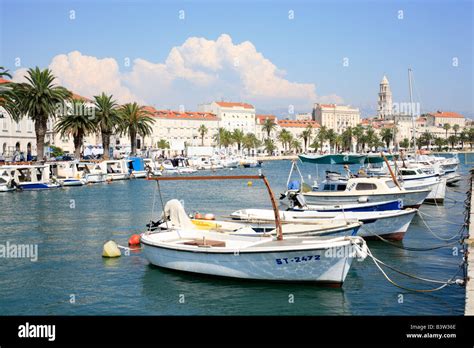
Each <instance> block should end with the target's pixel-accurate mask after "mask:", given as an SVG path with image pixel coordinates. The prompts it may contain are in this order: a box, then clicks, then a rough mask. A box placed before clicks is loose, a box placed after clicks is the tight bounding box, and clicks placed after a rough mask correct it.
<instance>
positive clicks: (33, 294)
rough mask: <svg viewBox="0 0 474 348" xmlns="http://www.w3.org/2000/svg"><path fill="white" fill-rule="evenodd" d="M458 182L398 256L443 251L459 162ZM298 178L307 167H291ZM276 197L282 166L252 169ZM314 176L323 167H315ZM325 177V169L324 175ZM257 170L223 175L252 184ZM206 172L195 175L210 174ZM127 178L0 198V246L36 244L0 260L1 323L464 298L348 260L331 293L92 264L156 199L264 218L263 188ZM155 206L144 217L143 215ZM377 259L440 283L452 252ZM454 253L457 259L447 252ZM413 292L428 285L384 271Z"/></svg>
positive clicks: (396, 305)
mask: <svg viewBox="0 0 474 348" xmlns="http://www.w3.org/2000/svg"><path fill="white" fill-rule="evenodd" d="M460 161H461V166H460V173H461V174H462V175H463V181H462V182H461V183H460V184H459V186H458V187H455V188H448V190H447V195H446V197H447V198H446V201H445V204H444V205H443V206H436V205H423V206H422V207H421V212H422V213H423V215H422V217H423V219H424V220H425V221H426V223H427V224H428V225H429V226H430V227H431V229H432V231H431V232H430V230H429V229H428V228H427V227H426V226H425V225H424V222H423V220H422V218H421V217H420V216H416V217H415V219H414V220H413V222H412V224H411V226H410V228H409V230H408V233H407V235H406V237H405V240H404V241H403V244H400V245H404V246H407V247H419V248H428V247H430V246H438V245H441V244H445V243H446V242H443V241H441V240H439V239H436V238H435V237H434V236H433V234H432V232H434V233H436V234H438V235H439V236H441V237H444V238H447V237H450V236H452V235H454V234H455V233H456V232H457V231H458V229H459V228H460V225H461V224H462V223H463V220H464V215H463V214H464V200H465V198H466V191H467V190H468V170H469V168H470V165H469V164H465V162H466V161H465V158H464V155H460ZM300 168H301V169H302V171H303V173H304V175H305V179H306V180H307V181H308V182H311V181H312V180H308V177H307V175H308V174H311V175H312V178H314V177H315V175H316V167H315V165H310V164H302V165H300ZM262 169H263V172H264V174H265V175H267V177H268V179H269V181H270V184H271V185H272V188H273V190H274V192H275V194H276V196H278V195H279V193H280V192H283V191H284V188H285V184H286V179H287V175H288V171H289V169H290V162H289V161H271V162H266V163H264V165H263V168H262ZM318 169H319V173H320V174H323V173H324V170H325V169H328V168H327V167H324V166H320V167H319V168H318ZM334 169H336V168H334ZM257 172H258V169H257V168H252V169H244V168H241V169H234V170H233V171H230V170H225V171H222V172H218V173H222V174H235V175H237V174H257ZM214 174H215V173H208V174H206V175H214ZM161 193H162V195H161V196H160V195H159V194H158V191H157V184H156V183H155V182H151V181H145V180H129V181H122V182H113V183H111V184H97V185H89V186H86V187H79V188H76V187H72V188H62V189H53V190H47V191H31V192H15V193H7V194H2V195H0V214H1V219H0V244H5V243H7V242H9V243H10V244H12V243H20V244H37V245H38V260H37V261H36V262H33V261H30V260H28V259H15V258H8V259H7V258H1V259H0V274H1V277H0V314H2V315H462V314H463V312H464V295H465V289H464V288H462V287H459V286H457V285H452V286H448V287H446V288H444V289H443V290H441V291H438V292H434V293H414V292H408V291H405V290H401V289H399V288H396V287H394V286H393V285H391V284H389V283H388V282H387V280H386V279H385V278H384V277H383V275H382V274H381V273H380V271H379V270H378V269H377V268H376V266H375V265H374V264H373V262H372V261H371V260H370V259H369V258H367V259H366V260H365V261H363V262H358V261H354V263H353V266H352V268H351V270H350V272H349V274H348V276H347V278H346V281H345V283H344V286H343V287H342V288H340V289H339V288H324V287H317V286H315V285H311V284H286V283H266V282H250V281H240V280H231V279H220V278H212V277H205V276H198V275H192V274H184V273H177V272H172V271H167V270H163V269H159V268H156V267H152V266H150V265H149V264H148V262H147V261H146V260H145V258H144V257H143V255H141V253H140V252H133V253H131V254H130V255H129V256H122V257H120V258H118V259H103V258H102V257H101V251H102V246H103V244H104V242H106V241H107V240H110V239H112V240H115V241H116V242H118V243H119V244H121V245H126V243H127V240H128V238H129V237H130V235H131V234H133V233H140V232H142V231H143V230H144V228H145V224H146V223H147V222H148V221H149V220H150V218H151V217H153V219H154V220H156V219H157V216H158V215H159V213H160V210H161V201H163V202H166V201H167V200H168V199H171V198H178V199H180V200H183V201H184V205H185V208H186V210H187V211H188V212H192V211H199V212H201V213H214V214H216V216H223V217H227V216H228V215H229V214H230V213H231V212H232V211H234V210H237V209H241V208H270V207H271V205H270V201H269V199H268V195H267V193H266V189H265V187H264V185H263V183H262V182H253V184H252V185H248V183H247V182H245V181H244V182H242V181H222V182H220V181H202V182H196V181H190V182H162V183H161ZM153 207H154V213H152V211H153ZM369 247H370V249H371V250H372V252H373V254H374V255H376V256H377V257H378V258H380V259H381V260H383V261H384V262H386V263H388V264H389V265H392V266H395V267H397V268H399V269H401V270H404V271H407V272H410V273H412V274H416V275H419V276H423V277H426V278H431V279H440V280H447V279H449V278H451V277H452V276H453V274H454V273H455V272H456V271H457V269H458V265H459V264H460V263H461V258H462V254H461V252H460V251H459V250H458V249H455V248H454V249H453V247H447V248H441V249H436V250H431V251H408V250H403V249H400V248H396V247H393V246H391V245H388V244H385V243H383V242H377V241H374V242H369ZM458 251H459V252H458ZM389 275H390V276H391V277H392V278H393V279H396V280H397V282H399V283H401V284H403V285H406V286H409V287H415V288H430V287H435V285H433V284H427V283H420V282H419V281H413V280H410V279H407V278H404V277H401V276H400V275H397V274H393V273H390V272H389Z"/></svg>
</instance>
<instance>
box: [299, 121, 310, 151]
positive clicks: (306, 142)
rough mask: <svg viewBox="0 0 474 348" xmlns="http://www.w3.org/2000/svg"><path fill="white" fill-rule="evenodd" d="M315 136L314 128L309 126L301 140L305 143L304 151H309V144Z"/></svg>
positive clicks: (302, 133)
mask: <svg viewBox="0 0 474 348" xmlns="http://www.w3.org/2000/svg"><path fill="white" fill-rule="evenodd" d="M312 135H313V126H312V125H310V124H309V125H307V126H306V128H305V130H304V131H302V132H301V134H300V138H301V139H303V142H304V150H305V151H306V150H307V149H308V144H309V143H310V142H311V136H312Z"/></svg>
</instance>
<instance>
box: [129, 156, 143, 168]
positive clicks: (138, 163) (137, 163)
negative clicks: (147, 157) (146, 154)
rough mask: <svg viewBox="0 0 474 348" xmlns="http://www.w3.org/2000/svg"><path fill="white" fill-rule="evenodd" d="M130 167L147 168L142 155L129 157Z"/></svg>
mask: <svg viewBox="0 0 474 348" xmlns="http://www.w3.org/2000/svg"><path fill="white" fill-rule="evenodd" d="M128 160H129V161H130V162H129V163H130V164H129V168H130V169H132V170H137V171H138V170H145V162H144V161H143V158H141V157H129V158H128Z"/></svg>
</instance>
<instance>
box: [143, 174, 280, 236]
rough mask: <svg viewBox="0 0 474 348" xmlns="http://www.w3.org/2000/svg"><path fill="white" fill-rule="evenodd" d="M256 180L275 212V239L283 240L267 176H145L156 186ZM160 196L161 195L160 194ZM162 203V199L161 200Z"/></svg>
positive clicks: (277, 212)
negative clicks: (264, 191)
mask: <svg viewBox="0 0 474 348" xmlns="http://www.w3.org/2000/svg"><path fill="white" fill-rule="evenodd" d="M249 179H251V180H258V179H262V180H263V182H264V184H265V187H266V188H267V191H268V194H269V196H270V201H271V202H272V208H273V212H274V214H275V229H276V231H277V240H283V229H282V227H281V220H280V212H279V211H278V206H277V203H276V200H275V196H274V195H273V191H272V188H271V187H270V183H269V182H268V180H267V178H266V177H265V175H263V174H259V175H221V176H218V175H215V176H214V175H212V176H211V175H210V176H188V177H184V176H168V177H163V176H160V177H153V178H150V177H148V178H146V180H156V181H158V188H159V182H160V181H179V180H190V181H197V180H249ZM160 192H161V191H160ZM160 198H161V196H160ZM161 204H163V200H162V201H161Z"/></svg>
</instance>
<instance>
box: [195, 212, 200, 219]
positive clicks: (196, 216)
mask: <svg viewBox="0 0 474 348" xmlns="http://www.w3.org/2000/svg"><path fill="white" fill-rule="evenodd" d="M194 218H195V219H202V215H201V214H199V213H196V214H194Z"/></svg>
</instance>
